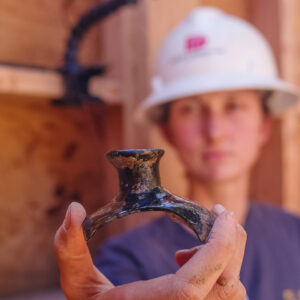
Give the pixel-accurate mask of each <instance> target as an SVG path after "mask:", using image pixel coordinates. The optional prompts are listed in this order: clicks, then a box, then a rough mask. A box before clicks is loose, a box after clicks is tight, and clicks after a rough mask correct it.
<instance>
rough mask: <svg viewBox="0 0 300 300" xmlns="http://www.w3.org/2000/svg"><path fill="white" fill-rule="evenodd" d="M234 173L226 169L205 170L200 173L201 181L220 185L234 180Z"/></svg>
mask: <svg viewBox="0 0 300 300" xmlns="http://www.w3.org/2000/svg"><path fill="white" fill-rule="evenodd" d="M236 175H237V174H236V172H234V170H232V169H228V168H220V167H218V168H212V167H210V168H207V169H206V170H205V172H204V173H202V176H201V177H202V179H203V180H204V181H206V182H210V183H222V182H226V181H231V180H232V179H234V178H236Z"/></svg>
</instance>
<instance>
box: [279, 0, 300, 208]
mask: <svg viewBox="0 0 300 300" xmlns="http://www.w3.org/2000/svg"><path fill="white" fill-rule="evenodd" d="M278 2H279V7H280V20H281V24H280V25H281V26H280V28H281V30H280V34H281V35H280V36H281V40H280V50H281V60H280V61H281V70H282V76H283V78H284V79H286V80H288V81H289V82H291V83H294V84H295V85H298V86H299V85H300V67H299V66H300V54H299V47H300V35H299V32H300V21H299V17H300V1H299V0H289V1H284V0H279V1H278ZM299 107H300V106H299V105H298V107H296V108H294V109H291V110H289V111H288V112H287V113H286V114H285V115H284V116H283V119H282V144H283V153H282V161H283V165H284V177H283V183H282V184H283V206H284V207H285V208H286V209H288V210H290V211H292V212H294V213H298V214H300V185H299V175H300V158H299V149H300V131H299V129H300V128H299V121H300V119H299Z"/></svg>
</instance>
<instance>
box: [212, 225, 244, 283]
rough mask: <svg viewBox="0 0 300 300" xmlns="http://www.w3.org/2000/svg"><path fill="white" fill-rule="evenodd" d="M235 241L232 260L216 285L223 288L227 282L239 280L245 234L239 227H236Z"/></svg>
mask: <svg viewBox="0 0 300 300" xmlns="http://www.w3.org/2000/svg"><path fill="white" fill-rule="evenodd" d="M236 232H237V239H236V249H235V251H234V254H233V256H232V259H231V261H230V263H229V264H228V266H227V267H226V268H225V270H224V272H223V273H222V274H221V276H220V278H219V280H218V282H217V283H218V284H220V285H222V286H225V285H227V284H228V282H233V281H236V282H238V281H239V279H240V272H241V267H242V263H243V258H244V252H245V246H246V240H247V234H246V231H245V230H244V229H243V227H242V226H241V225H239V224H238V225H237V227H236Z"/></svg>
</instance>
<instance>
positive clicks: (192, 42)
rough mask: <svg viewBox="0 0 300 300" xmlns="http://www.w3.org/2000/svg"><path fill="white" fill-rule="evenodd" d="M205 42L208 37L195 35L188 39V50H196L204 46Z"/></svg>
mask: <svg viewBox="0 0 300 300" xmlns="http://www.w3.org/2000/svg"><path fill="white" fill-rule="evenodd" d="M205 44H206V38H205V37H204V36H194V37H191V38H188V39H187V40H186V44H185V47H186V50H188V51H194V50H198V49H200V48H202V47H203V46H204V45H205Z"/></svg>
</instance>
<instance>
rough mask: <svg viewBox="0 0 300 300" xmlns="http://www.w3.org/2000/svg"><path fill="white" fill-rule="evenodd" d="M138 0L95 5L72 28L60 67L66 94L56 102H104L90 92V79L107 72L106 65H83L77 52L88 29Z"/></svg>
mask: <svg viewBox="0 0 300 300" xmlns="http://www.w3.org/2000/svg"><path fill="white" fill-rule="evenodd" d="M137 2H138V0H112V1H109V2H106V3H101V4H100V5H98V6H96V7H94V8H93V9H92V10H90V11H89V12H87V13H86V14H84V15H83V16H82V17H81V18H80V20H79V21H78V22H77V24H76V25H75V26H74V27H73V29H72V30H71V35H70V37H69V39H68V42H67V47H66V52H65V55H64V60H65V61H64V64H63V66H62V67H61V68H60V69H59V71H60V73H61V74H62V75H63V77H64V84H65V94H64V96H63V97H62V98H61V99H54V100H52V101H53V103H54V104H60V105H80V104H81V103H82V102H83V101H86V100H88V101H92V102H102V103H103V100H102V99H100V98H98V97H96V96H94V95H91V94H90V93H89V81H90V79H91V78H92V77H95V76H100V75H103V74H104V73H105V70H106V67H105V66H104V65H94V66H90V67H84V66H81V65H80V64H79V62H78V57H77V52H78V48H79V44H80V42H81V40H82V38H83V36H84V35H85V33H86V32H87V31H88V29H89V28H90V27H91V26H92V25H94V24H95V23H97V22H100V21H102V20H104V19H105V18H107V17H108V16H110V15H111V14H113V13H114V12H115V11H117V10H118V9H119V8H121V7H122V6H125V5H127V4H136V3H137Z"/></svg>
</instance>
